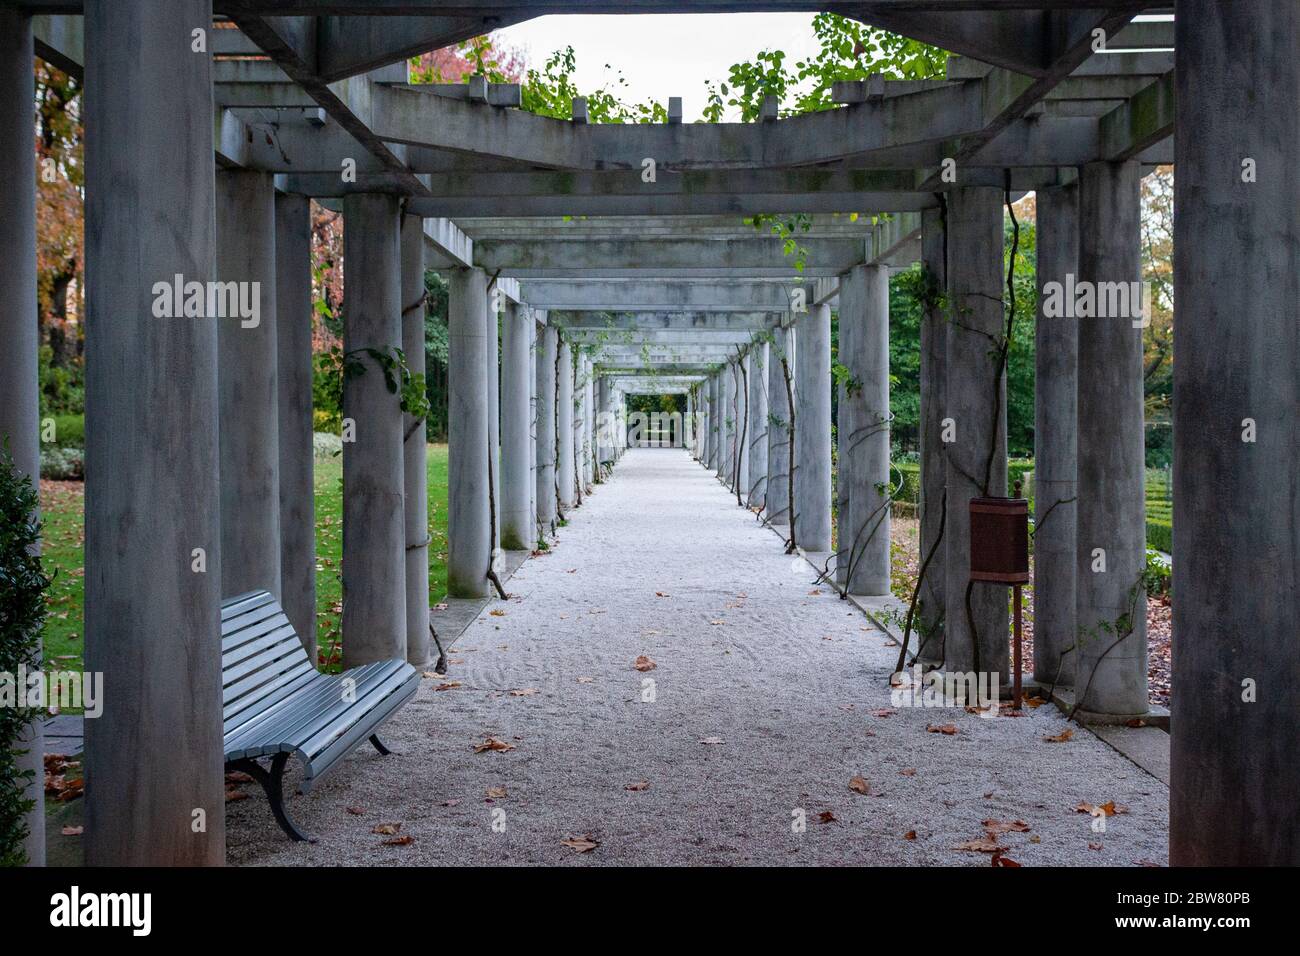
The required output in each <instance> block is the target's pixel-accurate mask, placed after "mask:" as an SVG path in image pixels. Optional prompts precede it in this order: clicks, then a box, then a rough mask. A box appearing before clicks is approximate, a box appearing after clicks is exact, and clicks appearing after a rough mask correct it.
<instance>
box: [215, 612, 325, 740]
mask: <svg viewBox="0 0 1300 956" xmlns="http://www.w3.org/2000/svg"><path fill="white" fill-rule="evenodd" d="M315 676H316V668H315V666H314V665H313V664H312V661H311V659H310V658H309V657H308V656H307V652H306V651H305V650H304V649H303V646H302V641H301V639H300V638H299V637H298V635H297V634H296V633H294V630H293V626H292V625H291V624H290V623H289V619H288V618H287V617H285V614H284V611H283V610H282V609H281V608H280V605H279V602H277V601H276V600H275V598H274V597H272V596H271V594H270V593H269V592H267V591H252V592H249V593H248V594H241V595H239V596H238V597H233V598H228V599H227V600H225V601H223V602H222V603H221V705H222V710H223V715H222V716H223V719H222V733H223V735H224V734H229V733H230V732H231V731H232V730H235V729H236V728H238V727H240V726H241V725H243V724H245V723H247V722H248V721H250V720H252V719H254V718H256V717H257V716H259V715H260V714H263V713H265V712H266V711H267V710H270V709H271V708H273V707H275V706H276V705H277V704H279V703H280V702H282V701H283V700H284V699H285V698H287V697H288V696H289V695H290V694H292V693H293V692H294V691H295V690H296V689H297V688H298V687H300V686H301V685H303V684H305V683H307V682H308V681H310V680H311V679H312V678H313V677H315Z"/></svg>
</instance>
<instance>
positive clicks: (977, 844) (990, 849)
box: [953, 836, 1006, 853]
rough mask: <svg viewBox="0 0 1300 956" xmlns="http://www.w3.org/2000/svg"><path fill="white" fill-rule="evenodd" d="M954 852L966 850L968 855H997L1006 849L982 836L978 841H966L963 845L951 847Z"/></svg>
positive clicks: (995, 841)
mask: <svg viewBox="0 0 1300 956" xmlns="http://www.w3.org/2000/svg"><path fill="white" fill-rule="evenodd" d="M953 849H954V850H966V851H968V852H970V853H998V852H999V851H1004V850H1006V847H1004V846H1002V845H1001V844H999V843H998V841H997V840H994V839H992V838H990V837H987V836H982V837H980V838H979V839H978V840H967V841H966V842H965V843H959V844H958V845H957V846H955V847H953Z"/></svg>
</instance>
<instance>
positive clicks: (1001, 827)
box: [983, 820, 1030, 836]
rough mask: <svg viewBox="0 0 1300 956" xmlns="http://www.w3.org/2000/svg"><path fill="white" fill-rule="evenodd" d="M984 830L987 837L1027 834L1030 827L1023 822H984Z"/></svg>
mask: <svg viewBox="0 0 1300 956" xmlns="http://www.w3.org/2000/svg"><path fill="white" fill-rule="evenodd" d="M983 826H984V830H985V831H986V832H987V833H988V835H989V836H997V834H999V833H1028V832H1029V830H1030V826H1029V824H1028V823H1026V822H1025V821H1024V820H985V821H984V824H983Z"/></svg>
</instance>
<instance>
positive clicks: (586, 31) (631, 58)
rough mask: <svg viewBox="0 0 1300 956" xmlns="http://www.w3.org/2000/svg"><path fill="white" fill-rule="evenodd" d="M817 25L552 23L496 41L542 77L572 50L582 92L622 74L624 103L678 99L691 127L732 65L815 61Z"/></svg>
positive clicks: (738, 19)
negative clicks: (767, 54) (782, 58)
mask: <svg viewBox="0 0 1300 956" xmlns="http://www.w3.org/2000/svg"><path fill="white" fill-rule="evenodd" d="M812 19H813V15H812V14H811V13H744V14H739V13H724V14H660V15H628V14H619V15H613V16H550V17H539V18H537V19H535V20H529V21H527V22H525V23H520V24H517V25H516V26H512V27H507V28H506V29H504V30H500V31H498V32H497V34H496V35H497V37H498V39H499V40H500V41H501V43H502V44H503V45H504V46H506V47H513V48H515V49H517V50H519V51H520V52H521V53H522V54H523V55H524V57H525V59H526V61H527V63H528V65H529V66H531V67H535V68H537V69H539V70H540V69H541V68H542V67H543V66H544V65H545V62H546V58H547V57H548V56H549V55H550V54H551V53H552V52H554V51H555V50H562V49H564V47H566V46H572V47H573V52H574V54H575V55H576V57H577V64H578V69H577V73H576V74H575V76H574V80H575V82H576V84H577V86H578V88H579V89H580V90H582V91H584V92H586V91H589V90H592V89H595V88H597V87H599V86H601V85H605V86H608V87H609V88H610V89H611V90H614V89H616V87H615V86H614V84H613V81H614V79H615V77H616V76H617V73H618V71H620V70H621V71H622V73H623V77H624V79H626V80H627V85H626V86H622V87H618V88H617V89H619V90H621V92H619V93H618V96H619V98H620V99H623V100H626V101H628V102H632V103H639V102H645V101H646V100H649V99H657V100H659V101H660V102H662V103H663V104H664V105H665V106H667V105H668V97H670V96H680V97H681V98H682V112H683V119H684V120H685V121H686V122H688V123H689V122H691V121H692V120H696V119H699V117H700V111H701V110H702V109H703V108H704V103H705V90H704V81H705V80H713V81H715V82H717V81H719V80H725V79H726V77H727V69H728V68H729V67H730V66H731V64H733V63H736V62H739V61H741V60H749V59H751V58H753V56H754V54H756V53H758V52H759V51H760V50H764V49H777V50H784V51H785V53H786V62H787V63H788V64H790V65H793V64H794V63H795V62H796V61H797V60H800V59H802V58H804V57H806V56H808V55H810V54H812V53H814V52H815V51H816V50H817V43H816V40H815V39H814V38H813V32H812ZM606 64H609V65H610V67H612V69H609V70H607V69H606ZM607 80H608V81H609V82H606V81H607ZM729 118H732V119H734V116H733V117H729Z"/></svg>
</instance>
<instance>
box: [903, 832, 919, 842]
mask: <svg viewBox="0 0 1300 956" xmlns="http://www.w3.org/2000/svg"><path fill="white" fill-rule="evenodd" d="M903 839H904V840H915V839H916V831H915V830H908V831H907V832H906V833H904V834H903Z"/></svg>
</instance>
